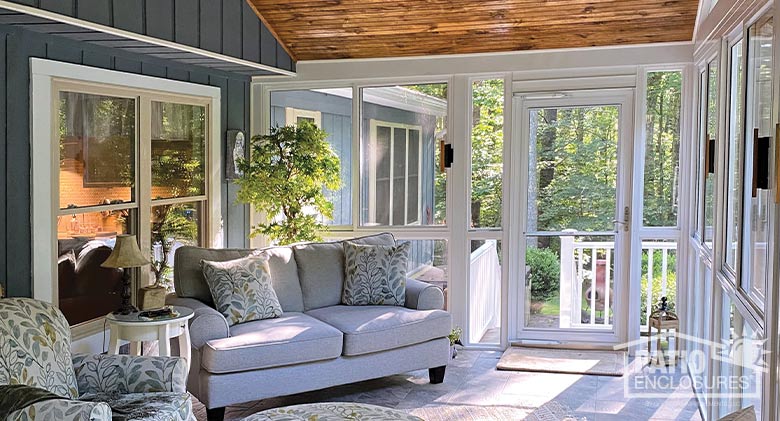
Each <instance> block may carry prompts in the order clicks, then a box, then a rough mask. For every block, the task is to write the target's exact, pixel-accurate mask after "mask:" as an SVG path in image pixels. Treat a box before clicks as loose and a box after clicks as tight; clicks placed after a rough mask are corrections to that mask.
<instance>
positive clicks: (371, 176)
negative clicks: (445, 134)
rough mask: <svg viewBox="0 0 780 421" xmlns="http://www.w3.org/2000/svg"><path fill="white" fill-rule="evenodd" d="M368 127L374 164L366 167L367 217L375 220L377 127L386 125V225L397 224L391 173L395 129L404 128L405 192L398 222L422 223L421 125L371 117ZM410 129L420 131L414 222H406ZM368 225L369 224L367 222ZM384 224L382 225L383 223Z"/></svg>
mask: <svg viewBox="0 0 780 421" xmlns="http://www.w3.org/2000/svg"><path fill="white" fill-rule="evenodd" d="M369 127H370V135H369V154H370V158H369V161H370V162H371V163H373V164H374V165H369V167H368V215H369V219H370V220H372V221H375V220H376V211H377V201H376V190H377V187H376V182H377V180H376V164H377V156H376V152H377V142H378V140H377V128H378V127H388V128H390V203H388V204H387V206H388V208H389V210H390V212H389V213H388V221H389V223H388V225H387V226H397V225H398V224H395V225H394V224H393V223H394V221H393V209H394V206H395V203H394V200H393V185H394V184H395V178H396V177H395V175H394V174H393V171H394V168H395V165H394V164H395V160H396V157H395V148H394V146H395V141H396V139H395V129H404V130H405V131H406V140H405V142H406V149H405V150H406V156H405V157H404V183H405V184H406V186H405V187H406V188H405V189H404V191H405V192H406V194H405V198H404V203H403V207H404V220H403V223H402V224H400V225H401V226H410V225H421V223H422V211H421V207H420V206H419V204H420V203H422V162H423V159H422V144H423V141H422V133H423V132H422V126H419V125H413V124H402V123H392V122H389V121H382V120H376V119H371V120H369ZM410 130H417V131H418V132H419V133H420V139H419V141H418V145H417V153H418V156H419V159H418V160H417V204H418V206H417V218H416V221H415V222H412V223H407V221H408V220H409V194H408V192H409V131H410ZM368 225H370V224H368ZM383 226H384V225H383Z"/></svg>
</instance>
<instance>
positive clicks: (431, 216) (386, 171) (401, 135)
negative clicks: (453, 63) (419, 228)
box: [360, 83, 447, 226]
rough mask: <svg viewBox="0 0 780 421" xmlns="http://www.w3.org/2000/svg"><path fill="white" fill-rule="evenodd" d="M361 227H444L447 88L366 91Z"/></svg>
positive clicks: (414, 86) (441, 86) (363, 112)
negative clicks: (443, 148)
mask: <svg viewBox="0 0 780 421" xmlns="http://www.w3.org/2000/svg"><path fill="white" fill-rule="evenodd" d="M362 93H363V95H362V99H363V102H362V103H361V109H362V118H363V122H362V128H361V162H362V164H361V179H360V180H361V181H360V183H361V186H360V223H361V224H362V225H371V226H375V225H385V226H408V225H442V224H444V223H445V221H446V213H445V212H446V191H447V184H446V183H447V179H446V175H445V173H444V172H442V171H440V169H439V165H438V163H439V153H440V150H439V142H440V141H442V140H444V141H446V135H447V84H446V83H434V84H422V85H405V86H386V87H377V88H364V89H363V90H362Z"/></svg>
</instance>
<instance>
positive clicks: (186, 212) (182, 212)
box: [152, 205, 198, 288]
mask: <svg viewBox="0 0 780 421" xmlns="http://www.w3.org/2000/svg"><path fill="white" fill-rule="evenodd" d="M192 211H193V210H192V209H188V208H187V207H186V205H162V206H155V207H153V208H152V244H153V245H154V244H160V246H161V248H162V250H161V253H160V258H159V259H157V258H154V255H155V253H154V251H152V272H153V273H154V277H155V282H154V286H155V287H165V288H170V286H171V279H170V275H171V273H170V272H171V267H170V263H169V262H168V255H169V254H170V252H171V248H172V247H173V246H174V244H175V243H176V242H177V241H178V242H180V243H184V244H197V241H196V240H197V238H198V224H197V222H195V220H193V218H192V217H191V216H190V213H191V212H192Z"/></svg>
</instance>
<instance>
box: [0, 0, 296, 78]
mask: <svg viewBox="0 0 780 421" xmlns="http://www.w3.org/2000/svg"><path fill="white" fill-rule="evenodd" d="M9 1H10V2H11V3H17V4H20V5H24V6H29V7H32V8H36V9H40V10H42V11H46V12H52V13H55V14H58V15H62V16H66V17H71V18H77V19H79V20H82V21H87V22H92V23H96V24H100V25H103V26H106V27H110V28H115V29H119V30H122V31H127V32H132V33H136V34H141V35H145V36H148V37H152V38H156V39H159V40H165V41H172V42H174V43H176V44H180V45H185V46H188V47H195V48H200V49H202V50H206V51H209V52H213V53H219V54H222V55H225V56H229V57H232V58H238V59H242V60H246V61H248V62H253V63H260V64H263V65H267V66H271V67H273V68H277V69H282V70H287V71H295V61H294V60H293V59H292V58H291V57H290V55H289V54H288V53H287V51H286V50H285V49H284V47H283V46H282V45H281V44H280V43H279V42H278V41H277V40H276V38H274V36H273V34H272V32H271V31H270V30H269V29H268V27H266V26H265V25H264V24H263V22H262V21H261V20H260V19H259V18H258V16H257V15H256V14H255V12H254V10H252V7H251V6H249V4H248V3H247V2H246V1H245V0H9ZM2 10H4V12H3V13H8V14H7V15H6V14H2V15H0V24H14V25H21V26H24V28H26V29H30V30H32V31H34V32H42V33H50V34H59V35H60V36H63V37H68V38H71V39H75V40H78V41H83V42H87V43H95V44H98V45H101V46H106V47H111V48H116V49H122V50H125V51H130V52H136V53H141V54H145V55H148V56H156V57H158V58H164V59H167V60H171V61H180V62H186V63H189V64H198V65H199V66H201V67H210V68H215V69H219V70H225V71H232V72H240V73H247V74H254V75H261V74H269V73H271V72H268V71H263V70H258V69H253V68H250V67H246V66H244V65H241V64H238V63H226V62H223V61H221V60H219V59H217V58H210V57H205V56H203V55H196V54H192V53H187V52H184V51H181V50H177V49H171V48H166V47H162V46H160V45H158V44H149V43H146V42H142V41H138V40H130V39H126V38H121V37H119V36H116V35H112V34H107V33H103V32H96V31H93V30H89V29H86V28H83V27H79V26H73V25H68V24H65V23H62V22H59V21H57V20H56V19H51V20H45V19H40V18H35V17H34V16H29V15H25V14H20V13H18V12H16V13H14V12H13V11H12V10H6V9H2Z"/></svg>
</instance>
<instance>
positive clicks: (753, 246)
mask: <svg viewBox="0 0 780 421" xmlns="http://www.w3.org/2000/svg"><path fill="white" fill-rule="evenodd" d="M772 34H773V25H772V19H771V18H764V19H762V20H760V21H759V22H758V23H756V24H754V25H753V26H751V27H750V30H749V33H748V36H749V44H748V66H749V67H748V76H747V77H748V91H747V101H746V104H747V105H746V120H745V121H746V138H745V171H744V174H753V173H754V172H753V171H754V165H756V162H754V159H753V157H754V153H755V149H754V148H755V147H756V145H755V141H756V140H758V139H760V138H766V137H770V138H771V137H772V136H773V135H774V133H773V131H772V45H773V40H772ZM746 178H747V177H746ZM750 187H752V186H750V184H748V187H746V188H745V189H744V190H745V191H744V196H743V197H744V202H743V203H744V205H743V212H744V216H743V218H742V219H743V221H744V222H743V226H744V231H743V238H744V240H743V244H744V245H745V247H744V249H745V250H744V254H743V256H742V262H744V263H743V266H744V270H743V276H742V288H743V289H744V290H745V291H747V292H748V293H749V294H750V296H751V298H753V299H754V300H755V301H756V304H758V306H759V308H760V307H762V306H763V299H764V294H765V291H766V286H767V270H766V268H767V266H768V262H769V259H768V254H767V252H768V248H767V242H768V240H769V231H770V227H769V203H770V199H771V198H770V195H769V193H770V192H769V190H765V189H758V188H756V189H753V188H750Z"/></svg>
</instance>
